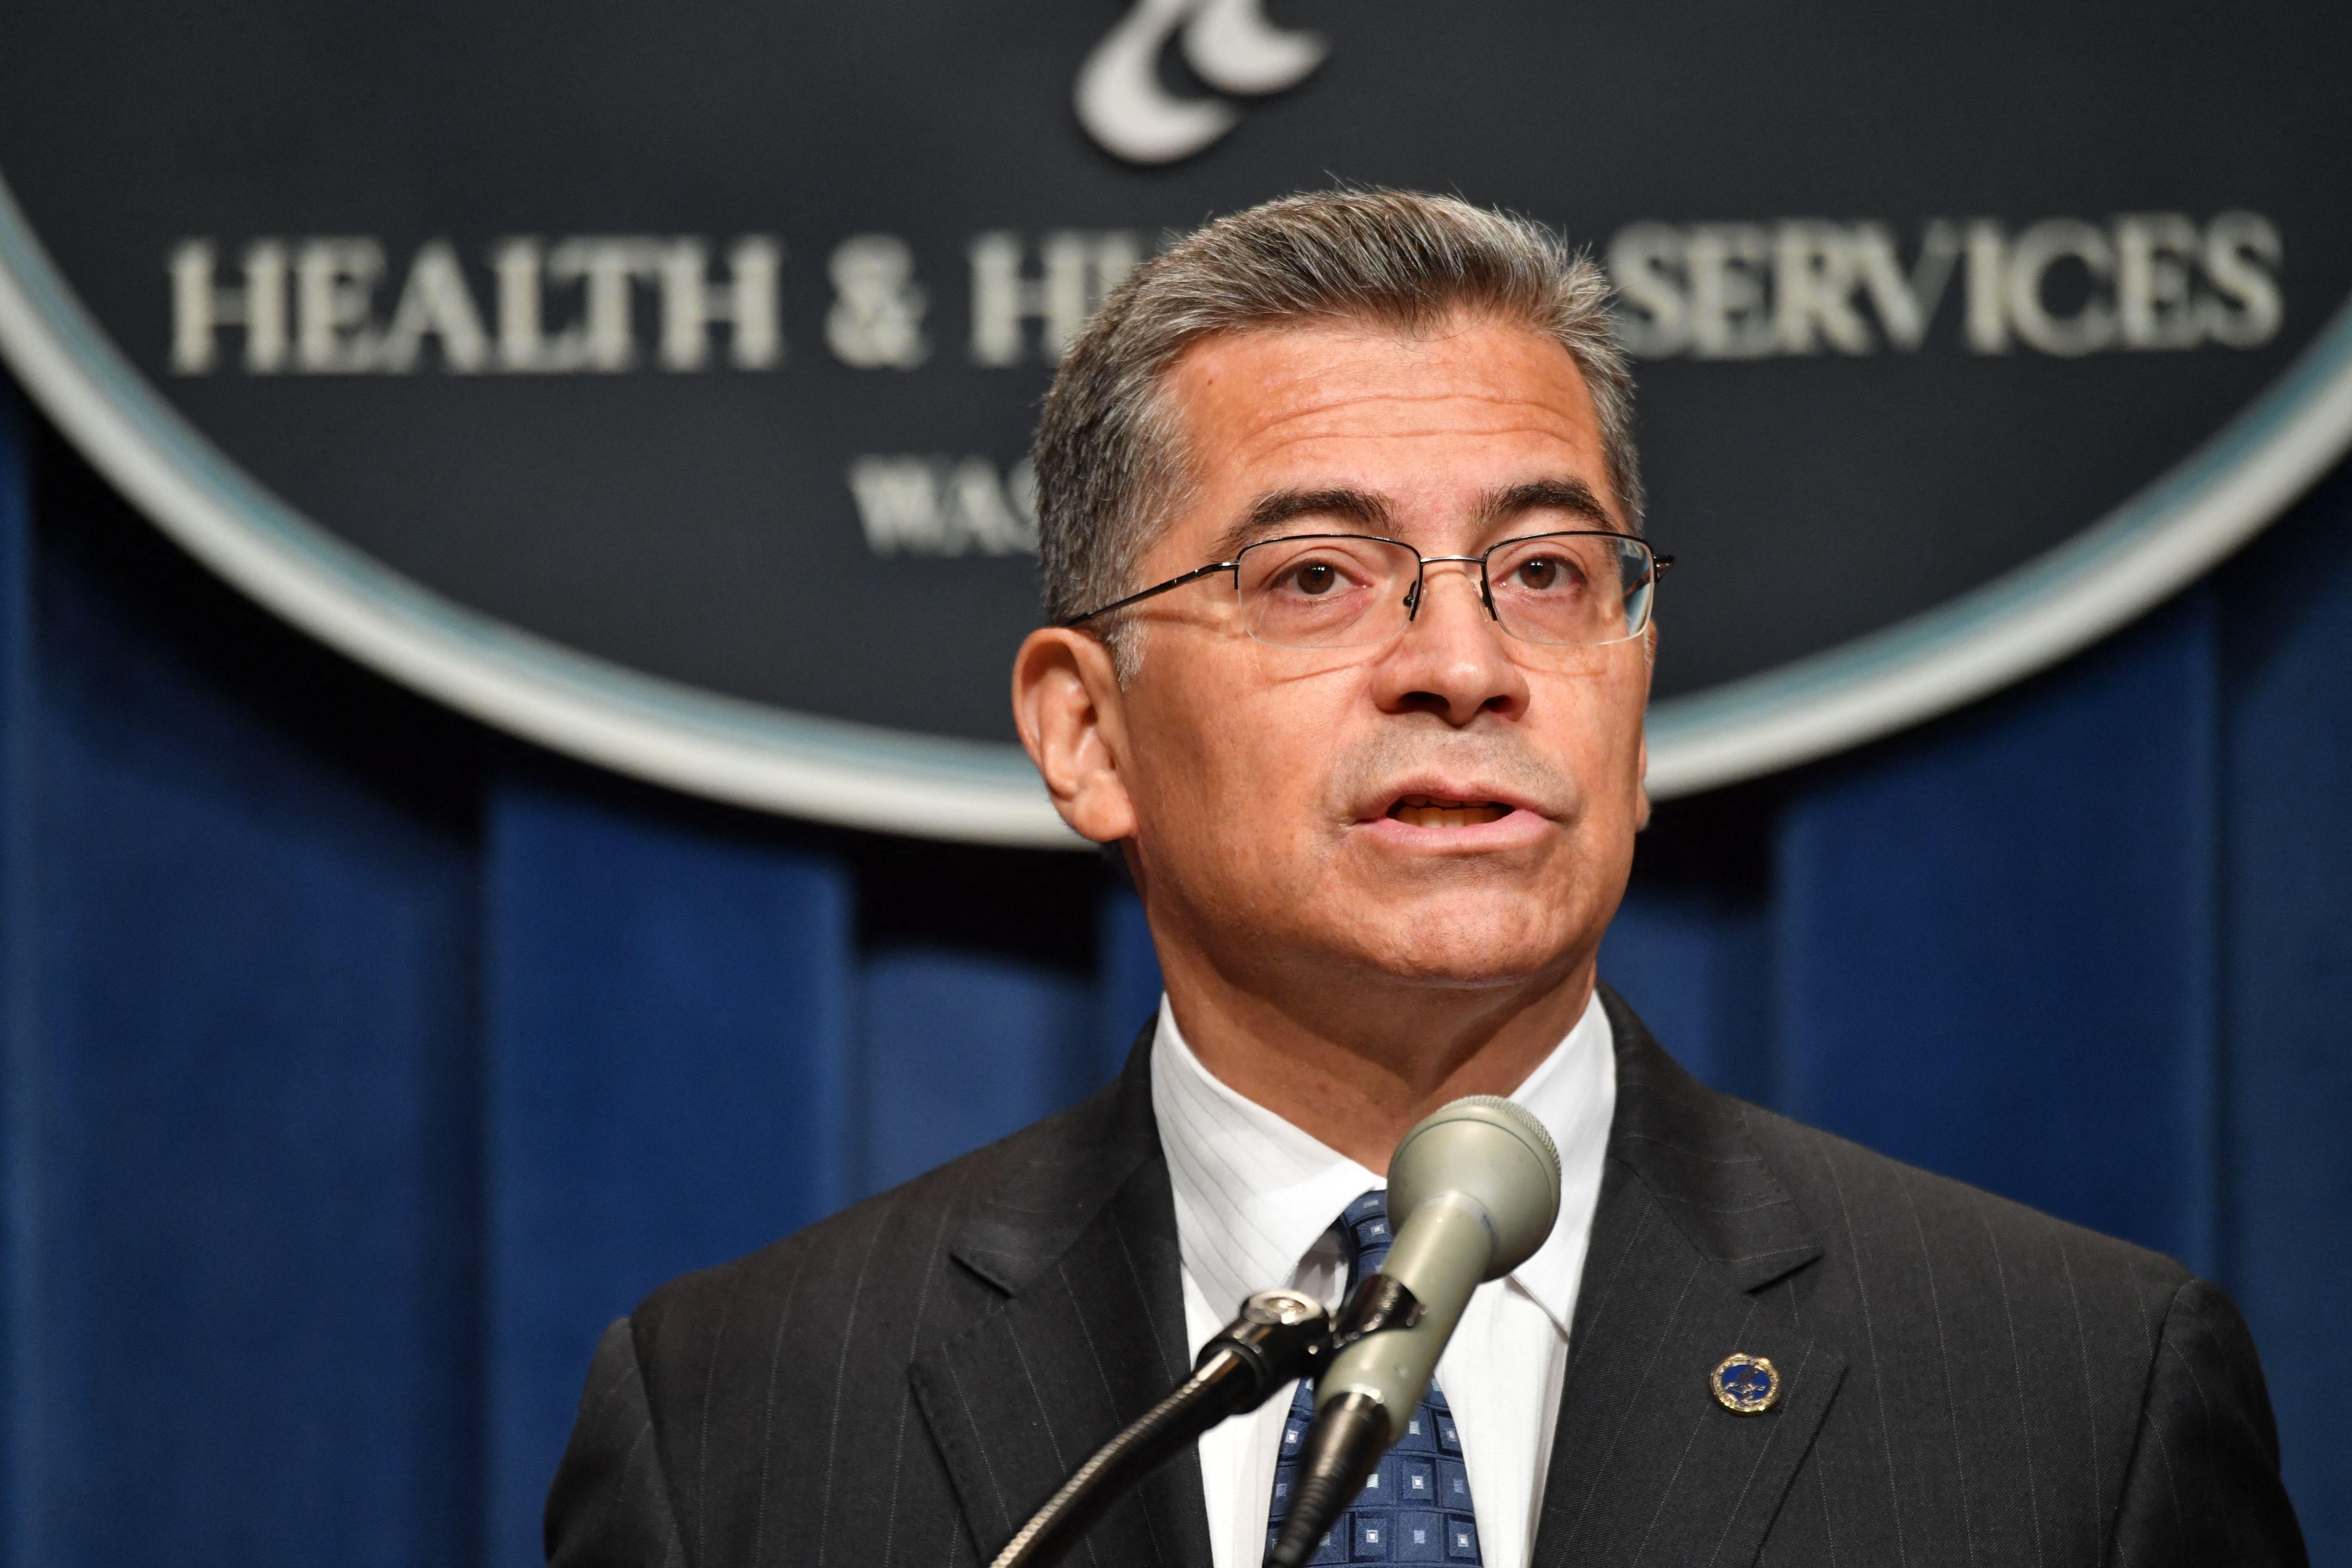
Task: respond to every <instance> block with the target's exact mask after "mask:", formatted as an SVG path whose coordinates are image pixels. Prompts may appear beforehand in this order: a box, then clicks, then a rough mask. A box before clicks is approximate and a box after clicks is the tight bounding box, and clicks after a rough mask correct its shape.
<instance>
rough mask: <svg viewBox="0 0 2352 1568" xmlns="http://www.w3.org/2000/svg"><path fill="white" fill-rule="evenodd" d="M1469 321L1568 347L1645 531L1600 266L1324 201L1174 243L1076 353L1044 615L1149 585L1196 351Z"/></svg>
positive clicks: (1060, 392) (1303, 200)
mask: <svg viewBox="0 0 2352 1568" xmlns="http://www.w3.org/2000/svg"><path fill="white" fill-rule="evenodd" d="M1464 310H1469V311H1475V312H1477V313H1481V314H1485V315H1489V316H1494V317H1498V318H1500V319H1502V320H1504V321H1513V322H1521V323H1524V324H1526V325H1527V326H1528V327H1530V328H1532V329H1533V330H1535V331H1541V332H1548V333H1549V334H1550V335H1551V336H1552V337H1553V338H1555V339H1557V340H1558V341H1559V344H1560V346H1561V347H1562V348H1565V349H1566V350H1567V351H1568V353H1569V355H1570V358H1571V359H1573V360H1574V361H1575V362H1576V366H1577V369H1578V370H1579V371H1580V372H1581V373H1582V374H1583V376H1584V384H1585V387H1586V389H1587V391H1588V392H1589V393H1590V394H1591V397H1592V404H1593V409H1594V412H1595V413H1596V414H1597V415H1598V416H1599V418H1600V424H1601V455H1602V461H1603V463H1604V465H1605V467H1606V468H1607V470H1608V476H1609V483H1610V488H1611V489H1612V490H1614V491H1615V493H1616V500H1617V504H1618V506H1619V507H1620V508H1621V509H1622V510H1623V512H1624V515H1625V521H1626V524H1627V526H1628V527H1630V528H1632V529H1633V531H1635V532H1637V533H1638V532H1640V531H1641V525H1642V480H1641V471H1640V468H1639V467H1638V465H1637V463H1636V460H1635V458H1634V452H1633V375H1632V373H1631V372H1630V371H1629V370H1628V368H1627V366H1626V363H1625V355H1624V353H1623V351H1622V349H1621V348H1620V347H1619V346H1618V343H1617V339H1616V335H1615V331H1614V329H1613V326H1612V321H1611V317H1610V311H1609V282H1608V279H1607V278H1606V277H1605V276H1604V275H1603V274H1602V272H1601V268H1599V267H1598V266H1596V265H1594V263H1593V262H1592V261H1591V259H1590V258H1587V257H1585V256H1582V255H1580V254H1576V253H1572V252H1571V251H1570V249H1569V248H1568V246H1567V244H1566V243H1565V242H1564V241H1563V240H1562V239H1561V238H1560V237H1559V236H1558V235H1556V234H1554V233H1553V232H1552V231H1551V230H1549V229H1548V228H1545V227H1544V226H1541V225H1539V224H1537V223H1533V222H1530V221H1529V220H1528V219H1526V218H1523V217H1519V216H1515V215H1512V214H1508V213H1500V212H1493V211H1489V210H1487V209H1486V208H1484V207H1477V206H1473V205H1470V204H1469V203H1468V202H1465V201H1461V200H1458V199H1456V198H1454V197H1452V196H1433V195H1420V194H1418V193H1414V192H1410V191H1388V190H1372V191H1346V190H1342V191H1317V192H1311V193H1308V194H1306V195H1295V196H1285V197H1283V198H1281V199H1280V200H1278V201H1271V202H1266V203H1264V204H1262V205H1258V206H1255V207H1251V208H1249V209H1248V210H1247V211H1245V212H1239V213H1234V214H1233V215H1232V216H1227V217H1223V218H1220V219H1218V220H1217V221H1216V222H1214V223H1213V224H1210V225H1209V226H1207V227H1205V228H1202V229H1200V230H1198V231H1196V232H1194V233H1192V234H1191V235H1188V236H1186V237H1184V238H1182V239H1181V240H1179V241H1177V243H1176V244H1175V245H1173V246H1171V247H1170V248H1168V249H1167V250H1164V251H1162V252H1161V253H1160V255H1158V256H1156V257H1154V258H1151V259H1150V261H1147V262H1145V263H1144V264H1143V265H1142V266H1140V267H1139V268H1136V269H1135V270H1134V271H1133V272H1131V273H1129V275H1128V276H1127V278H1126V279H1125V280H1124V281H1122V282H1121V283H1120V284H1119V286H1118V288H1117V289H1113V290H1112V291H1111V293H1110V295H1109V297H1108V299H1106V300H1104V301H1103V303H1102V307H1101V309H1099V310H1097V311H1096V312H1095V314H1094V316H1093V318H1092V319H1091V320H1089V321H1087V325H1086V328H1085V330H1084V331H1081V332H1080V333H1079V334H1078V336H1077V339H1076V342H1073V343H1072V344H1071V345H1070V349H1069V353H1067V355H1066V356H1065V357H1064V359H1063V361H1062V368H1061V372H1060V374H1058V375H1056V376H1055V379H1054V386H1053V390H1052V391H1050V392H1048V393H1047V394H1046V395H1045V410H1044V414H1043V416H1042V417H1041V418H1040V420H1039V422H1038V426H1037V441H1036V447H1035V454H1034V455H1035V459H1036V471H1037V525H1038V552H1039V555H1040V556H1041V558H1042V560H1043V563H1044V568H1045V614H1046V616H1048V617H1049V618H1050V619H1053V620H1056V621H1059V620H1065V619H1067V618H1068V617H1070V616H1077V615H1083V614H1085V613H1086V612H1087V611H1088V610H1092V609H1095V608H1097V607H1098V606H1100V605H1106V604H1108V603H1110V602H1111V601H1113V600H1115V599H1118V598H1120V597H1122V596H1123V595H1127V594H1129V593H1131V592H1133V591H1134V589H1135V587H1136V586H1138V584H1135V582H1134V576H1135V573H1136V569H1137V566H1138V563H1139V562H1140V560H1141V558H1142V556H1143V553H1144V551H1145V550H1146V548H1147V547H1148V546H1149V545H1150V541H1151V538H1152V536H1153V534H1154V533H1155V532H1156V531H1157V530H1158V528H1159V526H1160V524H1161V523H1162V522H1164V521H1166V517H1167V514H1168V513H1169V512H1171V510H1174V508H1175V506H1176V504H1177V503H1178V500H1179V498H1180V496H1181V487H1182V484H1183V481H1184V479H1185V475H1186V466H1185V460H1184V458H1185V454H1184V451H1183V432H1182V430H1181V427H1180V426H1179V422H1178V420H1177V418H1176V416H1175V415H1174V413H1173V411H1172V410H1171V407H1170V405H1169V402H1168V399H1167V398H1165V397H1164V396H1163V395H1162V387H1163V384H1164V382H1165V378H1166V375H1167V373H1168V371H1169V369H1170V367H1171V366H1172V365H1173V364H1174V363H1175V362H1176V361H1177V359H1178V358H1179V357H1180V356H1181V354H1182V353H1184V351H1185V350H1186V349H1188V348H1190V347H1192V344H1194V343H1196V342H1200V341H1201V340H1202V339H1203V338H1207V337H1211V336H1213V335H1215V334H1217V333H1222V332H1237V331H1251V330H1255V329H1262V328H1266V327H1275V326H1281V325H1285V324H1298V323H1305V322H1313V321H1345V320H1350V319H1353V320H1363V321H1374V322H1378V323H1381V324H1385V325H1389V326H1393V327H1395V328H1397V329H1399V330H1400V331H1406V332H1414V331H1426V330H1428V329H1430V328H1433V327H1435V326H1437V325H1439V324H1440V323H1442V322H1444V321H1446V320H1447V319H1448V318H1450V317H1452V316H1453V315H1454V314H1455V313H1457V312H1460V311H1464ZM1103 629H1104V633H1105V636H1106V638H1107V640H1108V641H1109V642H1110V644H1111V647H1112V650H1113V652H1114V654H1116V655H1117V656H1118V661H1119V665H1120V678H1121V679H1128V678H1129V676H1130V675H1131V674H1132V672H1133V658H1132V654H1131V652H1130V650H1129V648H1128V647H1126V646H1124V639H1122V638H1121V637H1119V636H1118V627H1117V626H1106V627H1104V628H1103Z"/></svg>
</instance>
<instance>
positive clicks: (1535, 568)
mask: <svg viewBox="0 0 2352 1568" xmlns="http://www.w3.org/2000/svg"><path fill="white" fill-rule="evenodd" d="M1567 570H1568V569H1567V568H1566V567H1565V566H1563V565H1562V564H1561V563H1559V560H1557V559H1556V558H1555V557H1552V556H1549V555H1538V556H1533V557H1531V558H1529V559H1528V560H1526V561H1522V562H1520V563H1518V565H1517V566H1516V567H1514V568H1512V571H1511V580H1512V581H1513V582H1515V583H1517V584H1518V585H1519V586H1520V587H1522V588H1526V589H1528V590H1529V591H1531V592H1534V593H1538V594H1540V593H1543V592H1545V591H1546V590H1548V589H1551V588H1557V587H1559V583H1560V579H1561V578H1562V577H1564V576H1566V575H1567Z"/></svg>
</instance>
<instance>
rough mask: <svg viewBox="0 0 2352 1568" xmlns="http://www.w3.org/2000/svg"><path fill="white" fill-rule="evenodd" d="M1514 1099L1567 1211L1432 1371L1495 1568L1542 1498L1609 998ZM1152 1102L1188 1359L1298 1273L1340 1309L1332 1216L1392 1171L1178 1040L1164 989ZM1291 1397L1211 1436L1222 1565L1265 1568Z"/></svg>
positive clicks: (1205, 1462)
mask: <svg viewBox="0 0 2352 1568" xmlns="http://www.w3.org/2000/svg"><path fill="white" fill-rule="evenodd" d="M1511 1098H1512V1099H1513V1100H1516V1101H1517V1102H1518V1103H1519V1104H1521V1105H1523V1106H1525V1107H1526V1108H1527V1109H1528V1110H1530V1111H1533V1112H1534V1113H1535V1115H1536V1118H1537V1120H1538V1121H1541V1122H1542V1123H1543V1124H1544V1127H1545V1129H1546V1131H1549V1132H1550V1134H1551V1136H1552V1142H1555V1143H1556V1144H1558V1145H1559V1158H1560V1200H1559V1224H1558V1225H1556V1226H1553V1228H1552V1233H1551V1237H1550V1238H1549V1240H1547V1241H1546V1242H1545V1243H1544V1245H1543V1247H1541V1248H1540V1249H1539V1250H1538V1252H1537V1253H1536V1255H1535V1256H1534V1257H1533V1258H1528V1260H1527V1261H1526V1262H1525V1263H1523V1264H1521V1265H1519V1267H1518V1268H1517V1269H1516V1270H1514V1271H1513V1272H1512V1273H1510V1274H1509V1275H1507V1276H1506V1277H1505V1278H1503V1279H1497V1280H1494V1281H1492V1282H1490V1283H1488V1284H1485V1285H1481V1286H1480V1287H1478V1289H1476V1291H1475V1292H1474V1293H1473V1294H1472V1295H1471V1298H1470V1305H1469V1307H1468V1309H1467V1310H1465V1311H1464V1313H1463V1315H1462V1323H1461V1326H1460V1327H1459V1328H1458V1329H1457V1330H1456V1331H1454V1339H1453V1341H1452V1342H1450V1343H1449V1344H1448V1345H1447V1346H1446V1350H1445V1355H1444V1359H1443V1360H1442V1361H1440V1362H1439V1363H1438V1367H1437V1384H1438V1386H1439V1388H1441V1389H1442V1390H1443V1391H1444V1394H1445V1400H1446V1403H1447V1405H1449V1406H1451V1408H1452V1410H1453V1413H1454V1425H1455V1426H1456V1427H1457V1428H1458V1429H1459V1430H1460V1432H1461V1435H1462V1458H1463V1462H1464V1464H1465V1466H1466V1467H1467V1468H1468V1470H1469V1472H1470V1500H1471V1505H1472V1507H1474V1508H1475V1510H1477V1516H1478V1543H1479V1551H1480V1556H1481V1558H1482V1560H1483V1561H1484V1563H1486V1568H1527V1563H1528V1558H1529V1556H1530V1554H1531V1552H1532V1551H1533V1548H1534V1544H1535V1529H1536V1521H1537V1518H1538V1512H1539V1511H1540V1510H1541V1508H1542V1505H1543V1478H1544V1470H1545V1468H1546V1467H1547V1466H1548V1465H1549V1463H1550V1460H1551V1438H1552V1428H1553V1426H1555V1425H1556V1423H1557V1422H1558V1420H1559V1391H1560V1384H1561V1380H1562V1378H1563V1377H1564V1375H1565V1374H1566V1373H1567V1370H1568V1330H1569V1324H1570V1322H1571V1321H1573V1320H1574V1318H1575V1315H1576V1289H1577V1282H1578V1280H1579V1279H1580V1278H1581V1277H1582V1275H1583V1272H1584V1252H1585V1247H1586V1246H1587V1244H1588V1243H1589V1242H1590V1241H1591V1235H1592V1214H1593V1210H1594V1208H1595V1207H1596V1205H1598V1204H1599V1202H1600V1198H1601V1163H1602V1159H1603V1157H1604V1155H1605V1153H1606V1152H1607V1148H1608V1142H1609V1119H1610V1116H1611V1114H1612V1112H1613V1111H1614V1110H1615V1109H1616V1103H1617V1061H1616V1053H1615V1050H1614V1047H1613V1042H1612V1039H1611V1037H1610V1029H1609V1019H1608V1016H1607V1015H1606V1014H1604V1013H1603V1012H1602V1011H1601V1000H1600V998H1599V997H1598V996H1595V997H1594V998H1593V1000H1592V1002H1591V1005H1589V1006H1588V1007H1586V1008H1585V1010H1584V1016H1582V1017H1581V1018H1580V1019H1579V1020H1578V1021H1577V1025H1576V1026H1575V1027H1574V1028H1573V1029H1571V1030H1570V1031H1569V1033H1568V1037H1567V1038H1565V1039H1563V1040H1562V1041H1561V1042H1560V1043H1559V1046H1558V1047H1555V1048H1554V1049H1553V1051H1552V1053H1551V1055H1550V1056H1549V1057H1547V1058H1544V1061H1543V1063H1542V1065H1541V1066H1539V1067H1538V1068H1536V1070H1535V1071H1534V1072H1533V1073H1531V1074H1529V1075H1528V1080H1527V1081H1526V1082H1525V1083H1523V1084H1521V1085H1520V1086H1519V1088H1518V1091H1517V1093H1516V1094H1514V1095H1512V1096H1511ZM1151 1108H1152V1110H1153V1113H1154V1114H1155V1115H1156V1116H1157V1117H1158V1119H1159V1122H1160V1146H1161V1147H1162V1148H1163V1149H1164V1150H1165V1151H1166V1152H1167V1155H1168V1173H1169V1177H1170V1181H1171V1184H1172V1185H1173V1187H1174V1188H1175V1194H1176V1241H1177V1246H1178V1248H1179V1250H1180V1252H1181V1255H1182V1262H1183V1278H1184V1327H1185V1331H1186V1332H1187V1334H1188V1335H1189V1337H1190V1341H1191V1347H1192V1353H1193V1354H1194V1355H1198V1354H1199V1353H1200V1350H1201V1347H1202V1345H1203V1344H1205V1343H1207V1342H1208V1339H1209V1336H1210V1335H1212V1334H1213V1333H1215V1332H1216V1331H1218V1330H1219V1329H1221V1328H1223V1326H1224V1325H1225V1324H1226V1323H1227V1322H1229V1321H1232V1319H1233V1317H1234V1311H1235V1310H1236V1309H1238V1308H1239V1307H1240V1305H1241V1303H1242V1300H1243V1299H1244V1297H1246V1296H1248V1295H1249V1294H1250V1293H1251V1292H1252V1291H1255V1290H1264V1289H1271V1288H1272V1287H1275V1286H1277V1285H1287V1286H1292V1287H1294V1288H1296V1289H1301V1290H1306V1291H1307V1292H1309V1293H1311V1294H1314V1295H1317V1296H1319V1297H1321V1298H1322V1299H1323V1300H1324V1301H1325V1302H1326V1303H1327V1304H1328V1305H1330V1306H1332V1307H1337V1306H1338V1305H1339V1293H1340V1289H1341V1287H1342V1286H1343V1285H1344V1284H1345V1283H1346V1279H1347V1275H1346V1268H1345V1266H1344V1264H1343V1263H1342V1261H1341V1259H1340V1256H1339V1246H1338V1243H1337V1241H1336V1238H1333V1237H1330V1235H1329V1231H1330V1228H1331V1222H1332V1221H1334V1220H1336V1219H1338V1218H1339V1211H1340V1210H1341V1209H1343V1208H1345V1207H1347V1206H1348V1205H1349V1203H1351V1202H1353V1201H1354V1200H1355V1199H1356V1198H1357V1197H1358V1196H1360V1194H1363V1193H1364V1192H1365V1191H1366V1190H1367V1189H1370V1188H1372V1187H1381V1188H1385V1187H1386V1186H1387V1185H1388V1183H1387V1181H1386V1180H1385V1179H1384V1178H1382V1177H1380V1176H1375V1175H1374V1174H1372V1173H1371V1172H1370V1171H1368V1170H1366V1169H1365V1168H1364V1167H1363V1166H1361V1165H1359V1164H1358V1163H1356V1162H1354V1161H1353V1160H1350V1159H1349V1158H1348V1157H1347V1156H1346V1155H1344V1154H1341V1153H1339V1152H1337V1151H1335V1150H1332V1149H1329V1148H1327V1147H1325V1146H1324V1145H1323V1144H1322V1143H1320V1142H1317V1141H1316V1140H1315V1139H1314V1138H1312V1137H1310V1136H1308V1135H1307V1133H1305V1132H1302V1131H1299V1130H1298V1129H1297V1128H1296V1127H1293V1126H1292V1125H1291V1124H1290V1123H1289V1122H1287V1121H1284V1120H1283V1119H1282V1118H1281V1117H1279V1116H1276V1114H1275V1113H1274V1112H1272V1111H1270V1110H1266V1109H1265V1107H1264V1106H1261V1105H1258V1104H1256V1103H1255V1101H1252V1100H1245V1099H1244V1098H1243V1097H1242V1096H1241V1095H1240V1094H1238V1093H1236V1092H1235V1091H1234V1090H1233V1089H1229V1088H1227V1087H1226V1086H1225V1085H1224V1084H1223V1083H1222V1082H1220V1081H1219V1080H1218V1079H1216V1078H1214V1077H1213V1076H1212V1075H1211V1074H1210V1072H1209V1070H1208V1069H1207V1068H1204V1067H1202V1065H1201V1059H1200V1058H1198V1057H1196V1056H1194V1055H1193V1054H1192V1047H1190V1046H1188V1045H1186V1044H1185V1043H1184V1037H1183V1035H1182V1033H1181V1031H1179V1030H1178V1028H1177V1026H1176V1017H1175V1015H1174V1014H1173V1013H1172V1012H1171V1010H1170V1008H1169V1005H1168V1002H1167V999H1166V998H1165V997H1162V998H1161V999H1160V1029H1159V1035H1158V1037H1157V1038H1156V1039H1155V1041H1154V1042H1153V1047H1152V1052H1151ZM1290 1398H1291V1391H1290V1390H1289V1389H1287V1388H1286V1389H1284V1390H1283V1391H1282V1392H1281V1393H1279V1394H1276V1395H1275V1397H1274V1398H1272V1399H1269V1400H1267V1401H1266V1403H1265V1405H1263V1406H1261V1407H1260V1408H1259V1409H1258V1410H1257V1412H1256V1413H1255V1415H1244V1416H1241V1417H1238V1418H1236V1419H1234V1420H1232V1421H1228V1422H1226V1423H1225V1424H1224V1425H1223V1426H1219V1427H1218V1428H1216V1429H1215V1430H1214V1431H1212V1432H1210V1433H1209V1434H1208V1435H1207V1436H1204V1437H1202V1439H1201V1482H1202V1492H1203V1493H1204V1494H1205V1500H1206V1502H1207V1503H1208V1510H1209V1542H1210V1547H1211V1551H1212V1553H1213V1560H1214V1563H1215V1565H1216V1568H1259V1564H1260V1563H1263V1562H1264V1561H1265V1528H1266V1505H1267V1502H1268V1500H1269V1499H1270V1497H1271V1495H1272V1493H1273V1490H1274V1467H1275V1461H1276V1454H1277V1452H1278V1450H1279V1449H1280V1447H1281V1444H1282V1425H1283V1418H1284V1416H1285V1415H1286V1413H1287V1412H1288V1410H1289V1407H1290Z"/></svg>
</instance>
